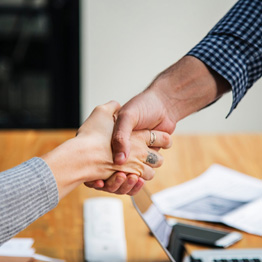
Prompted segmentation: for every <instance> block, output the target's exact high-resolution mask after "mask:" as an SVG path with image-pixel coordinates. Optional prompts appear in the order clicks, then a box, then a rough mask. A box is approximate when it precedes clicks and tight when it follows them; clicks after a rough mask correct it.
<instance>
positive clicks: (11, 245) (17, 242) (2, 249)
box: [0, 238, 64, 262]
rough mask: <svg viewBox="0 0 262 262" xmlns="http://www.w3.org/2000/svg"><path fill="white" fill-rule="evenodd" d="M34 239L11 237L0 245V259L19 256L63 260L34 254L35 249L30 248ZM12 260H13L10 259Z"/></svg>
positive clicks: (54, 260) (51, 261) (40, 259)
mask: <svg viewBox="0 0 262 262" xmlns="http://www.w3.org/2000/svg"><path fill="white" fill-rule="evenodd" d="M33 243H34V240H33V239H32V238H12V239H10V240H9V241H7V242H6V243H4V244H3V245H2V246H0V261H1V257H12V258H14V257H19V258H25V257H27V258H34V259H37V260H39V261H47V262H64V260H61V259H55V258H51V257H46V256H43V255H39V254H35V249H34V248H32V245H33ZM12 261H14V260H12Z"/></svg>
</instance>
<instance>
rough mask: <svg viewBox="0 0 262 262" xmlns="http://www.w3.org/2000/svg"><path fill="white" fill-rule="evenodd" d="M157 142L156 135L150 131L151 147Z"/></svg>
mask: <svg viewBox="0 0 262 262" xmlns="http://www.w3.org/2000/svg"><path fill="white" fill-rule="evenodd" d="M155 141H156V134H155V133H154V132H153V131H150V141H149V146H152V145H153V144H154V143H155Z"/></svg>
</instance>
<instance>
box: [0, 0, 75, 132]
mask: <svg viewBox="0 0 262 262" xmlns="http://www.w3.org/2000/svg"><path fill="white" fill-rule="evenodd" d="M78 126H79V1H78V0H0V128H75V127H78Z"/></svg>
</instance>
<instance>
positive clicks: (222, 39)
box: [187, 0, 262, 114]
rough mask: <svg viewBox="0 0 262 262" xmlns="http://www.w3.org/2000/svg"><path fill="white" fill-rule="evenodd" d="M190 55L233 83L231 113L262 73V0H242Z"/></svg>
mask: <svg viewBox="0 0 262 262" xmlns="http://www.w3.org/2000/svg"><path fill="white" fill-rule="evenodd" d="M187 55H191V56H194V57H196V58H198V59H200V60H201V61H202V62H204V63H205V64H206V65H208V66H209V67H211V68H212V69H213V70H215V71H216V72H217V73H219V74H220V75H222V76H223V77H224V78H225V79H226V80H227V81H228V82H229V83H230V85H231V87H232V93H233V102H232V106H231V109H230V112H229V114H230V113H231V112H232V111H233V109H235V108H236V106H237V105H238V103H239V102H240V100H241V99H242V98H243V96H244V95H245V94H246V92H247V90H248V89H249V88H250V87H251V86H252V85H253V84H254V83H255V81H256V80H257V79H259V78H260V77H261V76H262V0H240V1H238V2H237V3H236V4H235V5H234V6H233V7H232V8H231V10H229V12H228V13H227V14H226V15H225V16H224V17H223V18H222V19H221V20H220V21H219V22H218V23H217V24H216V25H215V27H214V28H213V29H212V30H211V31H210V32H209V33H208V34H207V36H206V37H205V38H204V39H203V40H202V41H200V43H198V44H197V45H196V46H195V47H194V48H193V49H192V50H191V51H189V53H188V54H187Z"/></svg>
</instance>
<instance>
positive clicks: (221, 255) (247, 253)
mask: <svg viewBox="0 0 262 262" xmlns="http://www.w3.org/2000/svg"><path fill="white" fill-rule="evenodd" d="M131 198H132V202H133V205H134V207H135V208H136V210H137V212H138V213H139V215H140V216H141V218H142V219H143V221H144V222H145V224H146V225H147V226H148V228H149V230H150V232H151V233H152V235H153V236H154V237H155V238H156V239H157V241H158V242H159V244H160V246H161V247H162V248H163V250H164V251H165V253H166V254H167V256H168V258H169V260H170V261H172V262H181V261H183V259H184V261H188V262H227V261H229V262H238V261H239V262H260V261H261V262H262V248H261V249H229V250H225V249H208V250H201V251H194V252H193V253H192V254H191V255H190V256H187V257H186V258H184V253H185V249H184V245H183V243H182V242H181V239H180V238H178V237H176V235H175V234H174V233H173V226H172V225H171V224H170V223H168V221H167V219H166V217H165V216H164V215H163V214H162V213H161V211H160V210H159V209H158V208H157V207H156V206H155V205H154V203H153V202H152V200H151V197H150V194H149V193H148V192H147V191H146V189H145V187H144V188H143V189H142V190H140V192H138V193H137V194H136V195H135V196H132V197H131Z"/></svg>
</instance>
